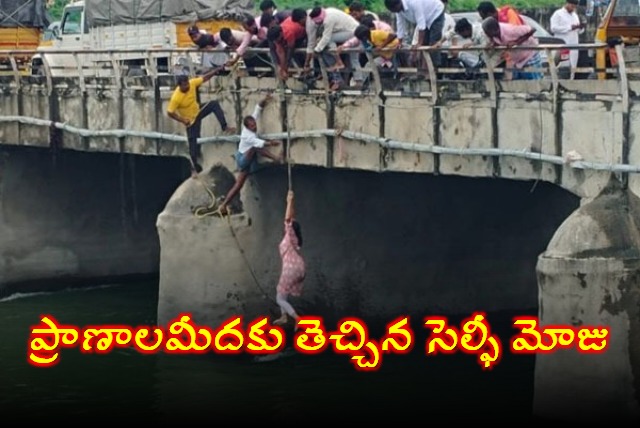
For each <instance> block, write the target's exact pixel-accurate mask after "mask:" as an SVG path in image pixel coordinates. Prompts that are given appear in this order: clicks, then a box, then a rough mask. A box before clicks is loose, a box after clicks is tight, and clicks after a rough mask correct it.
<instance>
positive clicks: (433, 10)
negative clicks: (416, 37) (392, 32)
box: [396, 0, 444, 40]
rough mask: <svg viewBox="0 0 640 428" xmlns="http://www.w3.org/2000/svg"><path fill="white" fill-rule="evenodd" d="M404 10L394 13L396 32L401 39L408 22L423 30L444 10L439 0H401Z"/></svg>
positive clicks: (417, 29) (418, 29)
mask: <svg viewBox="0 0 640 428" xmlns="http://www.w3.org/2000/svg"><path fill="white" fill-rule="evenodd" d="M402 6H403V8H404V10H402V11H400V12H398V13H396V28H397V31H396V34H397V36H398V39H400V40H402V39H404V37H405V36H406V34H405V33H406V31H407V27H408V24H413V25H415V26H416V31H415V32H416V34H417V33H418V31H424V30H426V29H427V28H430V27H431V24H433V21H435V20H436V18H437V17H439V16H440V15H441V14H442V13H443V12H444V4H443V3H442V1H441V0H402Z"/></svg>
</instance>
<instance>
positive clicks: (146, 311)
mask: <svg viewBox="0 0 640 428" xmlns="http://www.w3.org/2000/svg"><path fill="white" fill-rule="evenodd" d="M157 297H158V291H157V283H153V282H151V283H149V282H146V283H138V284H127V285H114V286H104V287H94V288H90V289H73V290H68V291H60V292H55V293H49V294H33V295H28V296H23V297H20V298H14V299H5V300H3V301H0V337H1V340H0V363H1V366H0V415H2V416H1V417H2V420H3V423H4V422H5V421H15V422H20V423H23V424H27V423H35V422H49V423H50V422H54V421H59V422H62V423H66V424H67V425H69V424H76V423H77V424H80V423H82V424H83V425H84V424H86V423H95V422H133V421H135V422H149V423H158V424H163V423H186V422H190V423H202V422H204V423H208V424H211V425H215V424H216V423H217V422H237V423H262V422H269V423H279V424H281V425H286V426H289V425H301V424H308V423H314V424H315V423H326V424H333V423H335V424H343V423H345V422H351V423H381V422H389V423H395V422H398V423H402V422H405V421H407V422H408V421H416V422H417V421H424V422H427V421H450V422H454V421H459V420H461V419H467V420H469V421H476V422H479V423H483V424H484V423H488V422H496V421H511V422H514V421H518V422H519V423H521V422H527V421H533V419H532V418H531V416H530V414H531V402H532V395H533V368H534V358H533V357H532V356H523V355H512V354H510V353H509V352H508V346H509V345H508V339H509V337H510V336H511V335H512V334H513V333H514V332H515V331H514V330H512V329H511V325H510V321H511V317H512V316H514V315H524V313H518V314H516V313H513V314H487V318H488V320H489V322H490V324H491V327H492V329H493V331H494V332H496V333H497V334H498V335H499V337H500V339H501V340H502V343H503V347H504V348H506V352H503V358H502V360H501V361H500V362H499V363H498V364H497V366H496V367H495V368H494V369H493V370H492V371H483V370H482V369H481V368H480V366H479V365H478V363H477V362H476V359H475V356H470V355H466V354H461V353H457V354H453V355H438V356H429V357H427V356H425V351H424V338H425V337H426V336H425V337H422V336H420V332H418V331H417V330H416V336H418V337H416V346H415V347H414V351H413V352H412V353H411V354H409V355H386V356H385V358H384V360H383V363H382V367H381V369H380V370H379V371H376V372H358V371H356V370H355V369H354V368H353V366H352V365H351V363H350V362H349V359H348V357H347V356H344V355H335V354H333V353H332V352H331V351H330V350H328V351H326V352H325V353H324V354H321V355H317V356H308V355H301V354H297V353H293V354H292V356H290V357H287V358H280V359H277V360H275V361H271V362H262V363H256V362H254V361H253V359H252V358H250V357H249V356H246V355H244V356H239V357H229V356H222V355H213V354H211V355H203V356H186V357H185V356H175V355H162V354H154V355H141V354H139V353H137V352H136V351H134V350H132V349H124V350H115V351H113V352H111V353H108V354H105V355H95V354H92V355H87V354H82V353H80V351H79V350H78V349H77V348H73V349H63V350H62V352H61V360H60V363H59V364H58V365H56V366H54V367H50V368H36V367H33V366H31V365H30V364H29V363H28V362H27V342H28V337H29V333H30V331H31V327H32V326H33V325H36V324H38V323H39V321H40V316H41V315H42V314H50V315H52V316H54V317H55V318H56V319H57V320H58V321H59V322H60V323H61V324H72V325H76V326H79V327H84V326H86V325H89V324H94V325H102V324H127V325H132V326H137V325H156V305H157ZM320 315H321V314H320ZM345 315H350V314H345ZM425 315H436V314H425ZM467 315H468V314H467ZM331 327H332V326H327V328H328V329H331Z"/></svg>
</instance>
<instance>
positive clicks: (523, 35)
mask: <svg viewBox="0 0 640 428" xmlns="http://www.w3.org/2000/svg"><path fill="white" fill-rule="evenodd" d="M482 29H483V30H484V33H485V34H486V35H487V37H488V38H489V46H506V47H507V48H512V47H514V46H529V47H533V46H538V39H536V38H535V37H534V35H533V33H535V32H536V30H535V29H534V28H531V27H530V26H528V25H512V24H504V23H502V22H498V20H497V19H496V18H494V17H489V18H487V19H485V20H484V21H482ZM509 56H510V58H511V61H512V62H513V66H514V68H515V70H514V71H513V76H512V79H513V80H538V79H542V73H541V72H540V71H523V70H522V69H524V68H528V67H530V68H535V69H537V70H541V69H542V60H541V58H540V53H539V52H538V51H536V50H526V49H517V50H513V51H511V52H509Z"/></svg>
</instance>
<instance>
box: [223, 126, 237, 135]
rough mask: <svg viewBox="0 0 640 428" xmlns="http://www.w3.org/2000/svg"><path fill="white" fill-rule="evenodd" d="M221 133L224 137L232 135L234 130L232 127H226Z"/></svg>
mask: <svg viewBox="0 0 640 428" xmlns="http://www.w3.org/2000/svg"><path fill="white" fill-rule="evenodd" d="M222 133H223V134H226V135H233V134H235V133H236V128H234V127H233V126H227V129H225V130H224V131H222Z"/></svg>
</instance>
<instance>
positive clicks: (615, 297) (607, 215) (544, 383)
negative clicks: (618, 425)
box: [534, 178, 640, 422]
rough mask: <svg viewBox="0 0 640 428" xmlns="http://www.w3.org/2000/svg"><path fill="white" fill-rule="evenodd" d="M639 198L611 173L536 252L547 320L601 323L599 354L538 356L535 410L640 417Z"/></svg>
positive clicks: (575, 416) (590, 417)
mask: <svg viewBox="0 0 640 428" xmlns="http://www.w3.org/2000/svg"><path fill="white" fill-rule="evenodd" d="M638 226H640V200H639V199H638V198H637V197H636V196H635V195H634V194H633V193H631V192H629V191H628V190H624V189H622V188H621V186H620V184H619V182H618V181H617V180H615V179H614V178H612V180H611V181H610V183H609V184H608V186H607V187H606V188H605V189H604V190H603V191H602V193H601V194H600V195H599V196H598V197H596V198H595V199H594V200H592V201H591V202H589V203H586V204H585V205H583V206H581V207H580V208H579V209H577V210H576V211H575V212H574V213H573V214H571V215H570V216H569V217H568V218H567V219H566V221H565V222H564V223H563V224H562V225H561V226H560V228H559V229H558V231H557V232H556V233H555V235H554V237H553V239H552V240H551V242H550V243H549V246H548V248H547V250H546V251H545V252H544V253H543V254H542V255H540V257H539V259H538V266H537V271H538V284H539V289H540V305H539V319H540V324H541V325H542V326H544V325H553V324H561V325H572V326H575V327H577V328H580V327H581V326H606V327H608V328H609V330H610V337H609V338H608V339H609V344H608V348H607V350H606V351H605V352H604V353H603V354H585V353H579V352H578V351H576V350H575V349H569V350H562V351H556V352H552V353H548V354H538V355H537V356H536V367H535V396H534V412H535V413H536V414H537V415H538V416H541V417H548V418H554V419H566V420H573V421H577V420H584V421H590V422H593V421H594V420H598V421H607V422H613V421H630V420H634V421H635V420H640V228H639V227H638Z"/></svg>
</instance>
